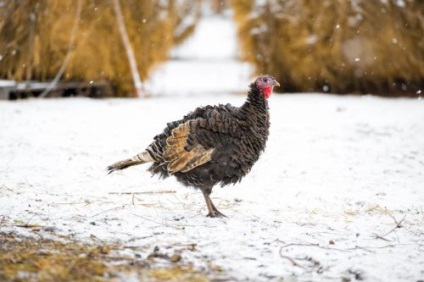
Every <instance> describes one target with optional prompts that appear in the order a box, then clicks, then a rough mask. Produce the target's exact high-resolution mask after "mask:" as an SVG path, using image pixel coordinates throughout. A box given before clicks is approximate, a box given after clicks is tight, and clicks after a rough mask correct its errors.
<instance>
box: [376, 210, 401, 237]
mask: <svg viewBox="0 0 424 282" xmlns="http://www.w3.org/2000/svg"><path fill="white" fill-rule="evenodd" d="M391 217H392V219H393V221H394V222H395V224H396V225H395V227H393V228H392V229H390V231H389V232H387V233H386V234H384V235H378V234H374V236H375V238H376V239H381V240H384V241H388V242H390V240H389V239H387V238H385V237H386V236H387V235H390V234H391V233H392V232H394V231H395V230H396V229H398V228H401V227H402V222H403V221H404V220H405V218H406V215H405V216H404V217H403V218H402V219H401V220H400V221H397V219H396V218H395V217H394V216H391Z"/></svg>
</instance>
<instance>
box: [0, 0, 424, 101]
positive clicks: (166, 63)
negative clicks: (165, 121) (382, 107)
mask: <svg viewBox="0 0 424 282" xmlns="http://www.w3.org/2000/svg"><path fill="white" fill-rule="evenodd" d="M423 35H424V1H422V0H375V1H366V0H322V1H316V0H270V1H264V0H238V1H229V0H228V1H227V0H195V1H188V0H161V1H153V0H128V1H119V0H61V1H57V0H32V1H18V0H2V1H0V98H1V99H18V98H25V97H58V96H89V97H112V96H113V97H137V96H139V97H149V96H170V95H203V94H228V93H243V92H245V90H246V88H247V85H248V83H249V82H250V81H251V78H252V76H255V75H258V74H264V73H267V74H271V75H273V76H275V77H276V79H277V80H278V81H280V83H281V85H282V87H281V88H280V89H278V91H279V92H285V93H287V92H322V93H337V94H375V95H380V96H407V97H421V89H423V88H424V36H423Z"/></svg>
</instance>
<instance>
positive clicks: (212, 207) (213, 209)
mask: <svg viewBox="0 0 424 282" xmlns="http://www.w3.org/2000/svg"><path fill="white" fill-rule="evenodd" d="M202 193H203V196H204V197H205V202H206V206H207V207H208V211H209V213H208V214H207V215H206V216H208V217H227V216H226V215H225V214H223V213H222V212H220V211H219V210H218V209H217V208H216V207H215V205H214V204H213V203H212V200H211V198H210V197H209V194H208V193H206V192H204V191H202Z"/></svg>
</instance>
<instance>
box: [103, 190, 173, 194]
mask: <svg viewBox="0 0 424 282" xmlns="http://www.w3.org/2000/svg"><path fill="white" fill-rule="evenodd" d="M171 193H172V194H174V193H176V191H172V190H169V191H144V192H109V193H108V194H110V195H139V194H171Z"/></svg>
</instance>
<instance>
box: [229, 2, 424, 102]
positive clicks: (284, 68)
mask: <svg viewBox="0 0 424 282" xmlns="http://www.w3.org/2000/svg"><path fill="white" fill-rule="evenodd" d="M256 2H259V1H254V0H242V1H232V6H233V8H234V10H235V19H236V21H237V23H238V27H239V37H240V42H241V47H242V51H243V57H244V59H245V60H247V61H249V62H252V63H253V64H254V65H255V66H256V71H257V72H258V73H271V74H274V75H275V76H276V77H277V78H278V79H279V80H281V81H282V82H283V83H284V84H283V90H284V91H293V92H297V91H318V92H333V93H349V92H357V93H374V94H379V95H383V96H398V95H407V96H415V95H416V92H417V91H418V90H420V89H423V88H424V64H423V63H422V62H423V61H424V36H423V34H424V16H423V15H424V2H422V1H412V0H405V1H404V3H405V7H399V6H398V5H397V3H398V1H395V0H387V1H352V0H336V1H329V0H326V1H313V0H300V1H297V0H285V1H283V0H279V1H277V0H274V1H266V2H264V1H260V2H262V3H264V4H261V5H259V4H257V3H256Z"/></svg>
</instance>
